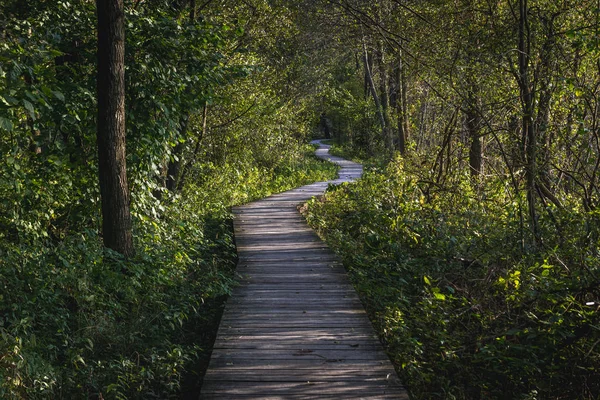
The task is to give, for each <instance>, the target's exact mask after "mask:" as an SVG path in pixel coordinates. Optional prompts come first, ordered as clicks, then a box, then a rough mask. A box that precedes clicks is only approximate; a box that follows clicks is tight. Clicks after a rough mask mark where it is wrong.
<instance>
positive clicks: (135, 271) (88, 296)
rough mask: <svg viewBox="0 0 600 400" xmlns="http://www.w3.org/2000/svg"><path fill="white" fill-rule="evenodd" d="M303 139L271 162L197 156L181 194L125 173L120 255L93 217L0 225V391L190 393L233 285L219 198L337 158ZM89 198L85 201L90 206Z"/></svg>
mask: <svg viewBox="0 0 600 400" xmlns="http://www.w3.org/2000/svg"><path fill="white" fill-rule="evenodd" d="M312 150H313V148H311V147H310V146H307V147H306V148H304V150H303V152H302V153H298V154H297V156H296V157H295V158H292V159H290V160H285V161H281V162H279V163H277V164H276V165H273V166H271V167H270V168H266V167H261V166H260V165H257V164H256V163H253V162H251V161H249V160H246V161H245V162H241V161H240V162H239V163H238V164H236V165H232V164H225V165H218V166H216V165H212V164H210V163H204V164H202V165H201V166H200V167H199V169H201V171H200V172H201V174H202V180H200V179H196V180H195V183H192V182H191V181H190V184H189V185H187V186H186V189H185V191H184V192H183V193H182V194H181V195H170V194H169V193H167V192H164V193H163V194H162V196H161V199H162V200H158V199H157V197H155V195H153V194H152V192H153V191H155V190H156V187H143V186H141V185H139V186H137V187H136V185H135V182H134V187H135V189H134V192H133V194H132V196H133V202H132V203H133V205H134V206H133V209H132V213H133V216H134V219H135V229H134V233H135V241H136V249H137V254H136V255H135V256H134V257H132V258H131V259H129V260H124V259H123V258H122V257H120V256H119V255H118V254H115V253H111V252H109V251H107V250H105V249H103V247H102V246H101V240H100V238H99V237H98V228H97V227H98V220H97V219H92V220H84V221H81V220H80V219H79V220H78V224H79V225H69V226H68V229H67V227H63V228H64V229H63V228H61V225H60V223H61V221H56V220H54V222H53V224H48V225H47V226H46V227H45V229H40V227H39V226H34V227H32V229H29V230H28V229H26V227H25V228H22V227H19V228H18V229H14V230H13V231H11V232H12V237H7V236H6V235H7V234H5V233H3V235H4V236H3V237H2V239H3V240H1V241H0V334H1V335H0V398H2V399H84V398H89V399H94V398H96V399H99V398H103V399H153V398H156V399H168V398H182V397H183V398H197V395H198V390H199V385H200V382H201V375H202V373H203V369H204V368H205V367H206V362H207V360H208V356H209V353H210V346H211V345H212V341H213V340H214V334H215V332H216V328H217V325H218V322H219V318H220V317H219V315H220V312H221V311H222V305H223V302H224V300H225V298H226V296H227V294H228V293H229V292H230V290H231V288H232V286H233V285H235V281H234V274H233V272H234V267H235V262H236V255H235V248H234V245H233V238H232V235H233V233H232V227H231V214H230V211H229V209H230V207H231V206H232V205H236V204H241V203H243V202H247V201H250V200H253V199H256V198H259V197H263V196H266V195H269V194H271V193H274V192H278V191H283V190H287V189H290V188H292V187H296V186H299V185H303V184H305V183H308V182H313V181H319V180H325V179H331V178H333V177H334V176H335V174H336V167H334V166H332V165H331V164H327V163H324V162H322V161H319V160H317V159H315V158H314V157H312V156H310V155H309V153H310V152H311V151H312ZM28 176H29V175H27V174H26V173H25V174H24V175H23V176H22V178H23V180H24V181H23V183H24V186H26V185H27V182H25V180H26V179H29V178H28ZM79 176H84V175H81V174H80V175H79ZM81 179H83V178H81ZM2 187H4V186H2ZM40 193H42V195H43V196H47V197H48V198H49V199H50V203H54V204H55V205H54V207H61V202H63V203H64V204H67V203H66V201H67V200H68V199H73V198H74V197H73V192H70V191H69V188H68V187H64V186H60V185H59V186H56V187H54V186H53V185H49V186H46V191H45V192H44V191H43V190H41V191H40ZM6 194H7V196H6V197H5V199H6V201H10V197H9V195H10V194H9V193H8V192H6ZM63 194H64V197H60V196H62V195H63ZM67 195H69V196H71V197H68V196H67ZM13 196H14V194H13ZM52 196H53V197H52ZM84 197H85V196H82V198H84ZM92 197H93V196H92ZM87 201H88V202H87V203H85V204H88V206H90V207H91V208H92V210H93V208H94V207H97V206H98V204H97V201H94V200H93V198H92V200H90V199H89V198H88V200H87ZM82 202H83V200H82ZM44 204H46V203H44V202H39V201H38V203H37V208H36V206H35V205H36V204H35V203H32V204H28V205H24V207H25V206H26V207H28V211H29V212H30V213H33V214H31V215H30V217H28V216H27V215H24V216H23V217H21V216H20V215H18V214H13V215H12V217H11V218H12V219H9V218H8V217H7V218H6V220H3V221H2V222H4V223H5V224H6V226H9V225H10V226H14V225H16V224H18V223H21V224H22V226H23V225H27V224H32V223H34V222H35V218H33V217H32V216H35V213H39V215H40V216H41V215H43V214H44V213H48V212H52V211H48V208H47V207H46V206H45V205H44ZM45 207H46V208H45ZM72 207H74V208H76V207H77V204H74V205H73V206H72ZM97 213H98V211H97V210H96V213H95V215H98V214H97ZM90 214H91V215H94V213H90V212H89V210H86V214H85V215H90ZM27 218H31V222H30V221H29V220H27ZM41 218H42V217H40V218H38V219H41ZM96 218H97V217H96ZM49 220H52V218H49ZM63 223H65V222H63ZM3 232H4V231H3ZM40 232H46V234H43V235H40Z"/></svg>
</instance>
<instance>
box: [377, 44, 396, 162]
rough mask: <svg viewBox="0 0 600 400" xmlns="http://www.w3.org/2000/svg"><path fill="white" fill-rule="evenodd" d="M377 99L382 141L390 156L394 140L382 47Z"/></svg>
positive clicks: (380, 47) (379, 59)
mask: <svg viewBox="0 0 600 400" xmlns="http://www.w3.org/2000/svg"><path fill="white" fill-rule="evenodd" d="M378 55H379V57H378V62H379V63H378V64H379V93H380V95H379V98H380V100H381V114H382V115H383V121H384V125H385V128H384V130H383V140H384V143H385V148H386V150H387V151H388V152H389V153H390V154H392V153H393V152H394V138H393V136H392V130H391V129H390V128H391V123H390V114H389V103H390V101H389V91H388V86H387V80H388V74H387V70H386V68H385V52H384V49H383V45H381V44H380V45H379V54H378Z"/></svg>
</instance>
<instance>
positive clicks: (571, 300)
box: [306, 159, 600, 399]
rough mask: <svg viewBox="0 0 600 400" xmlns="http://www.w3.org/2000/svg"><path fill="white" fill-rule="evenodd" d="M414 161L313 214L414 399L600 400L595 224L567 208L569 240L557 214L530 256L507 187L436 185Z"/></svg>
mask: <svg viewBox="0 0 600 400" xmlns="http://www.w3.org/2000/svg"><path fill="white" fill-rule="evenodd" d="M411 165H413V163H412V161H411V160H402V159H397V160H395V161H394V162H392V163H390V164H389V165H388V166H387V167H385V168H383V169H377V168H372V169H370V170H369V171H368V172H367V173H366V174H365V176H364V177H363V178H362V179H361V180H359V181H358V182H357V183H353V184H345V185H342V186H339V187H336V188H332V189H330V191H329V192H328V193H327V194H326V195H325V196H324V198H322V199H317V200H312V201H311V202H310V203H309V205H308V207H307V211H306V216H307V219H308V221H309V223H310V224H311V225H312V226H313V227H314V228H316V229H317V230H318V231H319V232H320V233H321V234H322V235H323V236H324V237H325V238H326V239H327V241H328V242H329V243H330V245H331V246H332V247H333V248H334V249H336V251H337V252H338V253H339V254H340V255H341V256H342V257H343V259H344V263H345V265H346V266H347V268H348V270H349V273H350V275H351V279H352V280H353V282H354V283H355V285H356V287H357V289H358V291H359V293H360V295H361V297H362V299H363V302H364V304H365V305H366V307H367V309H368V311H369V314H370V316H371V318H372V320H373V322H374V324H375V326H376V329H377V331H378V332H379V334H380V336H381V338H382V339H383V341H384V343H385V344H386V346H387V349H388V351H389V353H390V356H391V357H392V359H393V361H394V363H395V364H396V365H397V367H398V369H399V372H400V375H401V378H402V379H403V381H404V383H405V384H406V385H407V386H408V389H409V390H410V392H411V393H412V395H413V396H414V397H415V398H423V399H426V398H427V399H428V398H457V399H480V398H536V399H537V398H585V399H593V398H598V396H599V395H600V386H599V384H598V382H597V380H596V379H595V378H594V377H597V376H598V374H600V370H599V367H598V366H599V365H600V347H599V346H598V343H600V328H598V326H599V325H598V322H600V321H599V318H600V317H599V313H598V298H599V297H600V292H599V289H598V285H597V284H598V278H597V277H598V273H599V272H600V271H599V267H598V266H599V265H600V257H599V256H598V254H599V253H598V250H597V249H598V244H599V243H598V241H597V239H595V242H593V241H590V240H589V239H586V238H589V237H590V236H591V237H595V238H597V229H598V225H592V224H591V221H592V220H593V218H595V216H594V215H590V214H586V213H584V212H582V211H579V210H578V209H577V208H576V206H573V207H572V209H571V210H568V211H566V210H563V211H559V210H554V213H553V215H554V217H555V219H557V220H559V222H560V229H561V231H562V238H564V239H561V236H560V235H556V234H555V230H556V229H557V228H556V225H555V223H553V222H552V221H548V219H547V218H548V217H545V218H544V219H543V220H541V222H542V225H543V226H544V229H545V230H546V232H545V236H544V237H545V238H548V239H546V241H545V243H544V244H545V247H544V249H543V250H541V251H539V252H537V253H534V252H528V251H527V249H524V248H523V246H522V240H521V239H520V238H521V230H520V227H519V220H518V217H517V216H518V212H519V210H518V206H519V205H518V202H517V201H515V200H514V199H513V198H510V197H509V196H508V195H506V191H505V190H504V186H503V185H501V184H500V182H487V184H486V186H485V189H482V192H480V193H475V192H474V191H473V190H472V189H471V182H470V178H469V177H468V176H455V177H452V179H453V181H452V183H451V184H448V185H446V186H443V187H442V186H440V187H431V185H430V184H429V182H430V180H429V179H427V178H426V177H423V176H421V175H420V174H417V173H416V172H415V171H418V169H416V168H415V169H414V170H413V169H411ZM586 221H587V222H586ZM586 226H587V227H588V228H587V229H585V227H586ZM591 226H593V228H592V227H591ZM582 242H586V243H587V246H581V245H577V244H578V243H582ZM592 242H593V243H592Z"/></svg>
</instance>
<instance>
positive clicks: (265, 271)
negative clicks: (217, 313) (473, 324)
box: [200, 142, 408, 399]
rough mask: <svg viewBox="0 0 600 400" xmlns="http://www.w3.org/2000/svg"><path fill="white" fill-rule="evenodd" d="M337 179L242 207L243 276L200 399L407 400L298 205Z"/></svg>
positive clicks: (350, 167) (344, 174)
mask: <svg viewBox="0 0 600 400" xmlns="http://www.w3.org/2000/svg"><path fill="white" fill-rule="evenodd" d="M318 143H319V145H320V147H319V149H318V150H317V156H318V157H321V158H324V159H328V160H330V161H333V162H335V163H337V164H339V165H341V167H342V168H341V169H340V172H339V178H338V179H336V180H334V181H330V182H318V183H314V184H311V185H307V186H303V187H301V188H298V189H294V190H290V191H288V192H284V193H280V194H277V195H274V196H271V197H268V198H266V199H263V200H259V201H256V202H253V203H250V204H247V205H244V206H241V207H237V208H235V209H234V210H233V211H234V214H235V218H234V229H235V238H236V244H237V250H238V256H239V261H238V267H237V272H238V274H239V275H240V276H241V278H240V280H241V282H240V286H238V287H236V288H235V290H234V292H233V294H232V296H231V297H230V298H229V300H228V302H227V306H226V308H225V312H224V313H223V318H222V320H221V325H220V327H219V332H218V334H217V339H216V341H215V346H214V349H213V353H212V358H211V361H210V365H209V367H208V371H207V372H206V376H205V377H204V383H203V386H202V393H201V395H200V398H201V399H325V398H331V399H358V398H365V399H366V398H368V399H408V395H407V394H406V392H405V391H404V389H403V388H402V386H401V385H400V383H399V382H398V378H397V375H396V372H395V371H394V368H393V367H392V364H391V363H390V361H389V359H388V357H387V355H386V354H385V353H384V351H383V348H382V346H381V344H380V343H379V341H378V339H377V337H376V335H375V333H374V331H373V329H372V327H371V324H370V322H369V320H368V318H367V315H366V313H365V311H364V308H363V306H362V304H361V303H360V300H359V299H358V296H357V295H356V292H355V291H354V288H353V287H352V285H351V283H350V282H349V280H348V277H347V276H346V273H345V271H344V268H343V266H342V265H341V263H340V262H339V261H338V260H337V258H336V257H335V255H334V254H333V253H332V251H331V250H329V249H328V247H327V246H326V245H325V244H324V243H323V242H322V241H321V240H320V239H319V237H318V236H317V235H316V234H315V233H314V232H313V231H312V229H310V228H309V227H308V225H307V224H306V222H305V220H304V218H303V217H302V216H301V215H300V214H299V213H298V211H297V206H298V205H299V204H302V203H304V202H306V201H307V200H308V199H310V198H311V197H313V196H317V195H320V194H322V193H323V192H324V191H325V189H326V188H327V185H329V184H330V183H333V184H337V183H341V182H346V181H350V180H353V179H356V178H358V177H360V175H361V174H362V166H361V165H360V164H356V163H354V162H351V161H347V160H344V159H342V158H339V157H335V156H331V155H329V146H327V145H323V144H321V143H320V142H318Z"/></svg>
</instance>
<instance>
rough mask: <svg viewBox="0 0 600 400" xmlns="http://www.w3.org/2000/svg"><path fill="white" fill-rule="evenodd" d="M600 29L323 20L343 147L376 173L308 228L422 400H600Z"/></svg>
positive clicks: (572, 22) (358, 8) (313, 208)
mask: <svg viewBox="0 0 600 400" xmlns="http://www.w3.org/2000/svg"><path fill="white" fill-rule="evenodd" d="M599 15H600V9H598V4H597V2H593V1H585V0H583V1H559V2H555V1H546V0H500V1H487V0H484V1H480V0H460V1H435V2H405V1H388V0H377V1H361V0H339V1H331V2H329V3H328V5H327V6H323V7H322V8H320V9H319V10H316V11H315V12H314V14H312V19H313V23H312V26H313V28H315V30H316V31H318V32H319V34H317V35H314V36H316V38H315V39H314V40H315V42H318V43H322V42H323V37H327V38H329V39H330V40H331V41H332V43H334V44H332V45H331V46H330V47H329V51H330V52H331V53H332V54H333V56H331V57H330V58H331V59H333V60H334V62H333V63H331V64H323V65H328V67H327V68H326V71H328V72H329V74H330V77H331V80H330V81H329V82H330V83H329V84H328V85H326V86H325V87H324V90H323V96H324V100H323V103H322V108H323V113H324V115H325V116H326V118H327V122H328V123H329V126H328V127H327V131H329V132H330V133H331V135H332V137H333V138H335V139H336V140H337V141H338V143H339V144H340V146H338V148H337V150H336V151H337V152H338V154H342V155H346V156H352V157H354V158H358V159H362V160H369V162H370V163H372V164H373V166H374V167H373V168H372V169H370V171H369V172H368V173H367V175H366V176H365V178H364V179H363V180H361V181H360V182H358V183H357V184H356V185H346V186H344V187H341V188H338V189H335V190H332V191H330V192H329V193H328V194H327V195H326V196H325V198H324V199H322V200H319V201H313V202H312V203H311V204H310V205H309V207H308V209H307V215H308V217H309V220H310V221H311V223H312V225H313V226H314V227H315V228H317V229H319V230H320V231H321V233H322V234H323V235H324V236H325V237H326V238H327V240H328V241H329V243H331V244H332V246H333V247H335V248H337V249H338V251H339V253H340V254H341V255H342V256H343V257H344V258H345V260H346V262H347V266H348V268H349V270H350V272H351V274H352V276H353V279H354V281H355V283H356V285H357V287H358V289H359V290H360V292H361V293H362V295H363V298H364V300H365V303H366V304H367V305H368V307H369V309H370V311H371V315H372V316H373V319H374V321H375V323H376V325H377V326H378V331H379V333H380V334H381V336H382V338H383V339H384V340H385V342H386V343H387V345H388V349H389V350H390V354H391V355H392V358H393V359H394V360H395V361H396V363H397V366H398V368H399V370H400V372H401V375H402V378H403V380H404V382H405V383H406V384H407V386H408V387H409V389H410V391H411V393H412V394H413V396H414V397H415V398H464V399H487V398H532V399H533V398H535V399H545V398H564V399H567V398H569V399H572V398H583V399H595V398H598V397H599V396H600V388H599V387H598V383H597V377H598V376H599V375H600V371H599V370H598V365H600V363H599V360H598V357H599V352H600V348H599V347H598V344H599V343H600V329H599V325H598V322H599V319H600V309H599V308H598V305H599V304H600V292H599V290H598V287H599V285H598V284H599V283H600V271H599V269H598V266H599V265H600V241H599V235H598V234H599V232H598V227H599V226H600V224H599V222H600V221H599V220H598V199H599V198H600V191H599V183H600V181H599V174H598V172H600V147H599V143H600V142H599V138H600V130H599V129H598V121H600V119H598V116H599V114H598V112H599V110H600V107H598V105H599V103H598V100H599V96H598V95H599V91H598V89H599V86H598V82H600V73H599V70H598V65H599V64H598V55H599V54H600V46H599V43H600V42H599V41H598V38H599V35H598V21H599V19H598V18H599ZM323 26H326V27H327V29H322V27H323ZM319 28H321V29H320V30H319ZM341 38H343V39H341ZM342 40H343V43H344V45H343V46H341V45H339V43H340V42H341V41H342Z"/></svg>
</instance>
